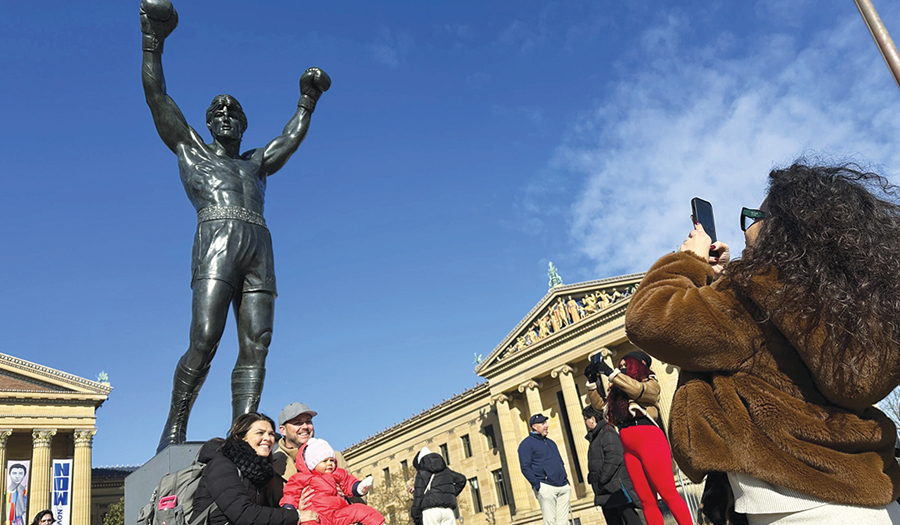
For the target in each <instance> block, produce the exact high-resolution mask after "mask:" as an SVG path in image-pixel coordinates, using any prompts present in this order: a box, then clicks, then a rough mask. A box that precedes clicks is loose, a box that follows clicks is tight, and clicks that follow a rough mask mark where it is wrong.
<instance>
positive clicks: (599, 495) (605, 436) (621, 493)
mask: <svg viewBox="0 0 900 525" xmlns="http://www.w3.org/2000/svg"><path fill="white" fill-rule="evenodd" d="M585 438H586V439H587V440H588V441H590V442H591V444H590V445H589V446H588V483H590V484H591V487H592V488H593V489H594V505H602V506H604V507H621V506H623V505H629V504H631V503H634V505H635V507H637V508H640V507H641V502H640V500H639V499H638V496H637V494H636V493H635V492H634V486H632V484H631V478H629V477H628V471H627V470H626V469H625V460H624V458H623V457H622V440H621V439H619V434H617V433H616V431H615V430H613V428H612V427H610V426H609V424H608V423H607V422H606V421H605V420H600V421H599V422H598V423H597V426H596V427H594V429H593V430H589V431H588V433H587V436H585ZM629 499H630V500H631V501H628V500H629Z"/></svg>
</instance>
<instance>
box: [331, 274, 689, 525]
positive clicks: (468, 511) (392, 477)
mask: <svg viewBox="0 0 900 525" xmlns="http://www.w3.org/2000/svg"><path fill="white" fill-rule="evenodd" d="M642 277H643V274H634V275H626V276H622V277H617V278H610V279H603V280H599V281H590V282H586V283H579V284H573V285H565V286H556V287H553V288H551V289H550V291H548V292H547V295H545V296H544V298H543V299H541V301H539V302H538V303H537V305H535V307H534V308H533V309H532V310H531V311H530V312H529V313H528V314H527V315H526V316H525V317H524V318H523V319H522V321H520V322H519V323H518V325H516V327H515V328H514V329H513V330H512V331H511V332H510V333H509V335H507V336H506V337H505V338H504V339H503V340H502V341H501V342H500V344H498V345H497V347H496V348H495V349H494V350H493V351H492V352H491V353H490V354H489V355H488V357H487V358H486V359H484V360H483V361H482V362H481V363H480V364H479V365H478V366H477V368H476V369H475V372H476V373H477V374H478V375H479V376H481V377H483V378H484V379H485V381H484V382H482V383H481V384H479V385H477V386H475V387H473V388H471V389H469V390H467V391H465V392H462V393H460V394H458V395H456V396H454V397H453V398H451V399H449V400H448V401H445V402H443V403H441V404H440V405H437V406H434V407H432V408H430V409H428V410H425V411H424V412H422V413H420V414H418V415H416V416H414V417H412V418H410V419H408V420H406V421H403V422H401V423H399V424H397V425H395V426H393V427H391V428H389V429H387V430H385V431H383V432H381V433H379V434H377V435H375V436H372V437H370V438H368V439H366V440H365V441H362V442H360V443H357V444H355V445H353V446H351V447H350V448H348V449H347V450H345V451H343V454H344V458H345V459H346V461H347V463H348V465H349V470H350V471H351V472H353V473H354V474H356V475H357V476H358V477H360V478H362V477H363V476H365V475H369V474H371V475H373V476H374V477H375V482H376V492H377V491H378V490H384V491H387V492H393V493H395V494H396V496H395V497H393V501H384V500H383V499H382V500H381V501H378V502H377V503H376V502H373V501H370V504H372V505H373V506H376V507H381V508H379V510H381V511H382V513H384V514H385V516H387V517H388V525H403V524H406V523H407V519H408V516H407V511H408V508H409V504H410V500H409V497H408V496H407V497H403V495H402V491H397V490H395V488H394V489H391V488H389V487H387V484H388V483H390V484H396V483H397V480H398V479H402V480H403V481H405V482H406V483H409V484H410V485H411V483H412V480H413V477H414V475H415V471H414V470H413V469H412V459H413V457H414V456H415V454H416V453H418V451H419V450H421V449H422V447H423V446H427V447H428V448H429V449H430V450H431V451H432V452H439V453H443V454H444V457H445V459H447V462H448V464H449V466H450V468H452V469H453V470H456V471H458V472H460V473H462V474H464V475H465V476H466V478H467V479H469V484H468V486H467V487H466V489H465V490H464V492H463V493H462V494H461V495H460V498H459V500H460V507H461V508H460V511H459V516H460V522H461V523H470V524H474V523H482V522H483V521H486V522H487V523H488V524H489V525H497V524H509V523H511V524H517V525H518V524H523V525H524V524H532V523H533V524H538V523H541V513H540V509H539V507H538V504H537V500H536V499H535V496H534V494H533V492H532V490H531V487H530V486H529V485H528V483H527V481H526V480H525V477H524V476H523V475H522V473H521V471H520V469H519V462H518V455H517V449H518V446H519V443H520V442H521V441H522V440H523V439H525V437H526V436H527V435H528V431H529V429H528V423H527V421H528V418H529V417H530V416H531V415H532V414H535V413H538V412H540V413H543V414H544V415H546V416H547V417H549V418H550V433H549V437H550V438H551V439H553V440H554V441H555V442H556V444H557V445H558V446H559V449H560V453H561V454H562V456H563V462H564V463H565V466H566V469H567V472H568V477H569V481H570V483H571V485H572V488H573V490H572V514H573V518H574V520H575V523H576V525H578V524H579V523H580V525H599V524H602V523H604V520H603V515H602V513H601V512H600V510H599V509H598V508H596V507H594V505H593V492H592V490H591V488H590V486H589V485H588V484H587V479H586V478H587V449H588V442H587V440H586V439H585V438H584V436H585V434H586V432H587V431H586V428H585V426H584V420H583V418H582V416H581V409H582V407H584V406H586V405H587V404H588V401H587V395H586V394H587V390H586V387H585V386H584V385H585V382H586V378H585V377H584V369H585V367H586V366H587V364H588V359H589V358H590V356H591V355H593V354H595V353H598V352H602V353H603V355H604V356H606V357H607V359H608V360H609V361H608V362H609V363H610V364H612V365H613V366H615V364H614V363H617V362H618V359H620V358H621V356H623V355H625V354H627V353H628V352H631V351H633V350H635V349H636V347H635V346H634V345H632V344H631V343H630V342H629V341H628V339H627V337H626V336H625V326H624V322H625V309H626V307H627V305H628V301H629V299H630V296H631V293H633V291H634V290H635V288H636V287H637V285H638V283H639V282H640V280H641V278H642ZM652 369H653V371H654V372H655V373H656V375H657V377H658V378H659V379H660V384H661V387H662V396H661V403H660V404H661V410H662V419H663V421H667V420H668V411H669V406H670V401H671V399H672V394H673V393H674V391H675V386H676V383H677V375H678V374H677V370H676V369H675V368H674V367H672V366H669V365H667V364H665V363H660V362H658V361H655V362H654V363H653V366H652ZM397 474H399V476H397ZM385 507H389V508H385Z"/></svg>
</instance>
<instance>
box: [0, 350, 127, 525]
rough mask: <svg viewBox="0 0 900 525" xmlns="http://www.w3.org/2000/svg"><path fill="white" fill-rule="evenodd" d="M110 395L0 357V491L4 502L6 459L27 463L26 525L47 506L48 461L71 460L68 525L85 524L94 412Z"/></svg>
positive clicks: (99, 386)
mask: <svg viewBox="0 0 900 525" xmlns="http://www.w3.org/2000/svg"><path fill="white" fill-rule="evenodd" d="M110 391H112V387H110V386H109V383H98V382H95V381H90V380H87V379H83V378H80V377H76V376H73V375H71V374H67V373H65V372H60V371H59V370H54V369H52V368H48V367H45V366H41V365H38V364H35V363H32V362H29V361H25V360H23V359H18V358H15V357H12V356H9V355H6V354H0V491H2V492H3V497H2V501H5V500H6V473H5V465H6V462H7V461H8V460H16V459H20V460H28V461H30V462H31V464H30V466H31V469H30V472H29V476H28V478H29V486H28V494H29V497H28V523H30V522H31V521H32V520H33V518H34V516H35V514H37V513H38V512H39V511H41V510H44V509H47V508H49V507H50V462H51V460H53V459H73V460H74V462H73V467H72V468H73V477H72V499H73V501H72V508H71V517H72V524H71V525H91V508H90V500H91V446H92V442H93V436H94V434H95V433H96V431H97V430H96V416H95V412H96V410H97V409H98V408H99V407H100V406H101V405H102V404H103V402H104V401H106V398H107V396H108V395H109V393H110ZM5 521H6V520H5V519H4V520H3V523H5Z"/></svg>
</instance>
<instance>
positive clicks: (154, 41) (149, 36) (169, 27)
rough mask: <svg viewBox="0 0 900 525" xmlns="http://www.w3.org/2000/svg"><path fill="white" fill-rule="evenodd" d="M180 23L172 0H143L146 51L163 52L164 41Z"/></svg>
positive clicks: (142, 27)
mask: <svg viewBox="0 0 900 525" xmlns="http://www.w3.org/2000/svg"><path fill="white" fill-rule="evenodd" d="M177 25H178V12H177V11H175V7H173V6H172V2H171V1H170V0H141V33H143V49H144V51H159V52H160V53H162V47H163V41H164V40H165V39H166V37H167V36H169V34H170V33H171V32H172V31H174V30H175V27H176V26H177Z"/></svg>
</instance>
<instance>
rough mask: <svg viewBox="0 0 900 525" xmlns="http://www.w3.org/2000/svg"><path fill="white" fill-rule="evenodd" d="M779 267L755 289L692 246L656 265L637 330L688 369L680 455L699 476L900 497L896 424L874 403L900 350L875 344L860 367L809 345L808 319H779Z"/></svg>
mask: <svg viewBox="0 0 900 525" xmlns="http://www.w3.org/2000/svg"><path fill="white" fill-rule="evenodd" d="M780 288H781V285H780V284H779V283H778V282H777V279H776V276H775V272H774V271H773V272H769V273H767V274H765V275H760V276H757V277H756V278H754V281H753V285H752V286H751V287H750V290H749V292H747V293H746V294H744V293H740V292H738V291H737V290H736V289H735V287H734V285H733V284H732V283H731V281H730V280H729V279H728V278H727V277H724V278H721V279H718V280H717V279H716V275H715V274H714V273H713V271H712V269H711V267H710V265H709V264H707V263H706V262H705V261H703V259H702V258H700V257H698V256H696V255H693V254H689V253H673V254H669V255H666V256H665V257H663V258H662V259H660V260H659V261H657V262H656V264H654V265H653V267H652V268H651V269H650V271H649V272H648V273H647V275H646V277H644V280H643V282H641V285H640V286H639V287H638V289H637V291H636V292H635V293H634V295H633V296H632V299H631V303H630V304H629V306H628V311H627V314H626V318H625V329H626V332H627V333H628V337H629V339H630V340H631V341H632V342H633V343H634V344H636V345H637V346H639V347H640V348H642V349H643V350H644V351H646V352H647V353H649V354H651V355H652V356H654V357H657V358H659V359H661V360H662V361H665V362H667V363H671V364H673V365H677V366H679V367H681V376H680V379H679V385H678V389H677V390H676V392H675V397H674V399H673V401H672V410H671V421H670V429H671V441H672V452H673V456H674V457H675V459H676V461H678V464H679V465H680V466H681V468H682V469H683V470H684V472H685V473H686V474H687V475H688V477H690V478H691V479H692V480H694V481H695V482H699V481H700V479H702V478H703V476H704V475H705V474H706V473H708V472H711V471H721V472H740V473H743V474H747V475H750V476H753V477H756V478H759V479H761V480H764V481H767V482H769V483H772V484H775V485H780V486H783V487H787V488H790V489H794V490H797V491H800V492H802V493H805V494H809V495H811V496H815V497H818V498H822V499H825V500H827V501H832V502H835V503H840V504H848V505H864V506H881V505H886V504H888V503H890V502H891V501H894V500H896V499H897V498H898V496H900V467H898V465H897V462H896V460H895V459H894V444H895V440H896V433H895V429H894V424H893V423H892V422H891V421H890V420H889V419H888V418H887V417H886V416H885V415H884V414H883V413H882V412H881V411H880V410H878V409H877V408H874V407H873V406H872V405H873V404H874V403H877V402H878V401H879V400H880V399H881V398H883V397H884V396H885V395H887V393H889V392H890V391H891V389H892V388H893V387H894V386H896V385H897V384H898V381H900V349H898V348H897V347H896V346H895V345H893V344H884V345H882V346H879V347H878V348H866V349H864V350H862V349H861V350H860V352H859V353H858V354H856V355H859V356H862V357H861V359H860V360H858V361H857V362H856V363H853V366H852V367H848V366H846V365H845V364H844V363H841V362H837V360H836V359H834V358H833V352H831V351H830V350H833V349H832V348H831V347H830V346H829V345H830V344H833V343H831V342H830V341H828V340H826V338H824V337H815V335H814V336H813V337H812V339H813V340H814V341H815V343H814V344H806V345H804V344H803V343H802V342H801V341H802V340H809V339H808V338H807V339H804V338H803V337H801V335H802V334H801V330H800V329H799V328H798V325H800V324H801V323H802V320H801V319H795V318H792V317H791V316H790V315H786V316H781V317H780V318H779V317H778V316H774V315H772V314H771V312H772V311H773V301H774V300H775V292H776V291H777V290H779V289H780Z"/></svg>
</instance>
